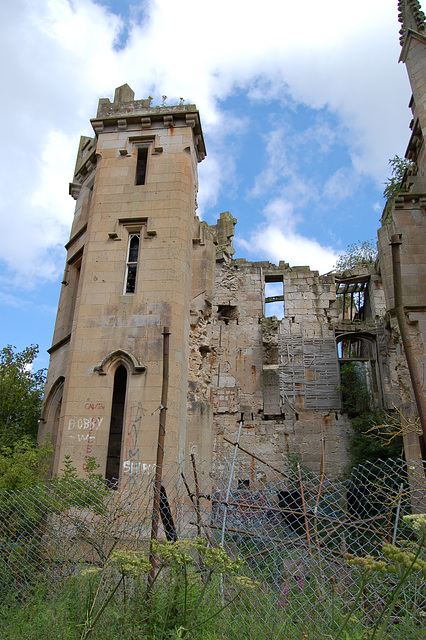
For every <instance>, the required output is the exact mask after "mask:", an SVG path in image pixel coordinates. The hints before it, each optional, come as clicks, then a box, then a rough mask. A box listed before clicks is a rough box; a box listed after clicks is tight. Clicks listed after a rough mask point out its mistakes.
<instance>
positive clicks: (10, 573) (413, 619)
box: [0, 456, 426, 639]
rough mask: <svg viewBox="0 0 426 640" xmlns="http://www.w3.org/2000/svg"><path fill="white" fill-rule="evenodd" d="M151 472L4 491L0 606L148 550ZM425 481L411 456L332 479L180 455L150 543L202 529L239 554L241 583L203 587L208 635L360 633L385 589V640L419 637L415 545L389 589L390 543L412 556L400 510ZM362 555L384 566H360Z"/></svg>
mask: <svg viewBox="0 0 426 640" xmlns="http://www.w3.org/2000/svg"><path fill="white" fill-rule="evenodd" d="M154 471H155V470H154V468H153V467H145V468H142V467H141V466H139V467H138V469H137V473H129V474H128V475H127V477H126V478H125V480H124V481H122V482H120V483H118V484H117V485H116V486H115V488H106V487H105V485H104V484H103V482H101V481H100V480H99V479H98V480H93V479H92V480H90V481H84V480H79V479H75V478H71V479H58V480H54V481H51V482H49V483H46V484H44V485H41V486H38V487H35V488H32V489H28V490H26V491H20V492H9V493H7V494H3V495H2V496H1V504H0V581H1V586H2V588H1V590H0V604H2V605H4V604H8V603H12V602H15V603H16V602H17V601H18V602H19V601H20V602H23V601H25V600H26V599H27V598H28V597H29V596H30V594H31V592H32V590H33V589H34V586H35V585H40V584H44V585H45V589H46V593H47V594H48V597H54V596H55V594H56V593H58V592H59V591H60V590H61V589H63V588H64V585H65V584H67V582H69V581H70V580H72V579H73V578H74V577H75V576H78V575H79V574H81V573H82V572H83V571H85V570H87V568H89V567H95V568H96V567H97V568H102V567H105V566H106V564H107V563H108V560H109V558H110V557H111V554H112V552H113V551H114V550H115V551H116V550H117V549H121V550H123V549H125V550H131V551H141V552H146V553H147V552H148V549H149V539H150V533H151V524H152V517H153V514H152V504H153V491H154ZM425 485H426V482H425V473H424V468H423V466H422V464H421V463H418V462H413V463H410V464H408V465H407V464H406V463H405V462H404V461H401V460H399V461H389V460H388V461H386V462H380V461H379V462H377V463H374V464H366V465H363V466H360V467H357V468H356V469H354V470H353V472H352V474H351V476H350V477H349V478H346V479H344V480H342V479H335V478H334V479H331V478H327V477H326V476H324V475H317V474H315V473H313V472H311V471H309V470H306V469H304V468H303V467H300V465H298V464H295V465H294V466H293V467H291V466H289V467H287V468H286V470H285V471H283V472H281V471H279V470H278V469H274V468H273V467H271V466H270V465H265V466H262V465H261V464H256V467H254V465H253V461H252V460H250V459H249V458H247V464H245V462H244V460H242V461H241V463H240V464H239V466H238V473H237V474H235V477H234V474H232V472H231V465H230V464H227V465H224V467H223V468H222V469H221V470H220V471H219V470H217V469H213V468H212V467H211V466H210V465H208V464H206V463H203V462H201V461H197V460H196V458H195V457H194V456H191V459H190V460H189V461H185V462H182V463H181V464H175V465H169V466H165V467H164V469H163V477H162V488H161V496H160V513H159V514H158V515H159V521H160V525H159V539H160V540H168V541H170V542H175V541H182V540H194V539H199V538H202V539H204V540H205V544H206V546H207V547H213V548H214V547H218V546H219V545H223V546H224V548H225V550H226V552H227V554H228V556H229V557H230V558H231V559H233V560H235V559H236V558H237V557H239V558H241V559H242V562H241V564H240V565H239V574H240V577H244V578H245V579H246V583H244V582H242V583H241V584H245V585H246V586H247V589H245V590H241V591H236V587H235V584H234V583H232V584H231V582H229V581H228V580H227V576H226V575H225V576H224V575H221V579H220V581H219V582H218V583H217V590H216V591H215V592H214V595H213V596H212V597H213V598H214V599H216V600H218V601H220V602H221V603H222V604H223V607H224V608H223V610H222V611H221V612H220V614H218V615H217V617H216V619H215V624H216V626H217V629H219V630H221V634H222V635H217V637H218V638H219V637H224V638H231V637H234V636H233V635H232V633H231V630H232V629H234V631H235V629H237V630H238V633H237V634H236V635H235V637H237V636H238V637H240V635H241V633H244V634H245V635H246V637H248V638H263V637H265V638H284V637H285V638H298V639H299V638H320V637H332V638H333V637H337V635H336V634H338V630H339V629H343V626H342V625H344V624H345V621H346V626H348V625H349V626H350V629H351V633H352V634H356V633H358V631H357V630H358V629H359V630H360V631H359V633H360V634H362V633H364V632H365V629H368V628H372V626H373V625H374V624H375V623H376V622H377V621H378V620H381V619H384V618H385V616H386V615H387V612H388V611H389V610H390V602H391V599H392V598H393V600H392V603H393V604H392V614H391V615H389V619H388V620H387V623H388V628H389V629H391V630H392V631H391V635H389V636H388V637H391V638H397V637H401V638H404V639H406V638H422V637H426V636H425V635H424V633H425V632H424V631H423V626H424V622H425V619H426V588H425V575H426V564H424V565H422V564H421V563H422V562H424V560H425V554H424V550H422V551H420V553H419V555H418V558H417V559H416V562H417V563H418V562H420V565H418V564H413V567H414V569H415V570H412V571H411V572H410V576H409V577H407V579H406V580H405V582H404V588H403V589H401V590H400V593H397V594H396V595H395V593H396V591H397V590H398V585H399V583H400V578H401V571H403V570H404V562H405V564H407V560H405V561H402V560H401V561H400V566H399V565H398V562H397V561H395V559H393V560H392V559H389V557H390V556H389V554H390V551H389V549H392V548H393V549H394V552H395V549H397V550H399V551H400V552H401V551H402V552H403V553H405V554H410V553H411V556H409V555H406V558H410V557H411V558H413V557H414V556H413V554H415V553H417V551H416V549H417V547H416V544H417V543H416V536H415V534H414V532H413V530H412V529H411V528H410V527H409V526H408V525H407V524H406V522H405V521H404V519H403V516H404V515H407V514H411V513H419V512H423V513H425V512H426V486H425ZM384 545H385V547H384ZM386 545H388V551H389V553H388V556H386V553H384V549H386V548H387V547H386ZM392 545H393V547H392ZM390 555H392V554H390ZM370 556H372V557H374V558H376V560H374V561H373V560H370V562H376V563H377V562H378V561H379V560H383V561H384V562H385V563H386V567H385V568H384V565H382V569H383V570H382V571H379V570H375V569H377V568H378V566H379V565H377V564H376V566H375V567H374V568H373V569H372V568H371V566H369V565H368V561H369V560H368V558H369V557H370ZM200 557H201V556H200ZM353 557H355V558H363V559H364V560H363V561H364V566H362V564H361V565H360V564H359V563H358V565H357V562H356V560H355V562H354V560H353ZM351 558H352V560H351ZM200 563H201V564H200ZM196 564H197V563H196ZM397 565H398V566H397ZM401 567H402V568H401ZM413 567H412V568H413ZM197 570H198V571H203V566H202V562H201V560H200V561H199V562H198V567H197ZM360 586H361V589H360ZM227 605H228V606H227ZM219 609H222V606H220V607H219ZM362 630H364V631H362ZM215 637H216V636H215ZM348 637H360V638H361V637H364V636H363V635H359V636H356V635H349V636H348Z"/></svg>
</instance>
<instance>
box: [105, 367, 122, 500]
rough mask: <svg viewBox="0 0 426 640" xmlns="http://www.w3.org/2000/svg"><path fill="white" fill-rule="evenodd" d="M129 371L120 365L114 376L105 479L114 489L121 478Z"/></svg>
mask: <svg viewBox="0 0 426 640" xmlns="http://www.w3.org/2000/svg"><path fill="white" fill-rule="evenodd" d="M126 384H127V370H126V367H124V366H123V365H120V366H119V367H118V369H117V370H116V372H115V375H114V391H113V394H112V407H111V424H110V428H109V440H108V454H107V464H106V471H105V478H106V480H107V482H108V485H109V486H110V487H112V488H116V487H117V481H118V480H119V478H120V459H121V443H122V439H123V421H124V405H125V402H126Z"/></svg>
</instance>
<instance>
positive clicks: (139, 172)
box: [136, 147, 148, 185]
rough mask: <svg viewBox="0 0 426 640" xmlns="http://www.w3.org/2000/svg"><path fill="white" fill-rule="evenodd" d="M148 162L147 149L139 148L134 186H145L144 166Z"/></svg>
mask: <svg viewBox="0 0 426 640" xmlns="http://www.w3.org/2000/svg"><path fill="white" fill-rule="evenodd" d="M147 162H148V148H147V147H140V148H139V149H138V159H137V164H136V184H137V185H141V184H145V179H146V165H147Z"/></svg>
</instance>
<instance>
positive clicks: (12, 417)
mask: <svg viewBox="0 0 426 640" xmlns="http://www.w3.org/2000/svg"><path fill="white" fill-rule="evenodd" d="M37 354H38V346H37V345H31V346H30V347H26V348H25V349H23V350H22V351H16V349H15V347H12V346H11V345H7V346H6V347H3V349H1V350H0V447H1V446H3V445H6V446H8V447H10V446H11V445H13V444H14V443H15V442H17V441H18V440H19V439H20V438H22V437H23V436H27V438H28V440H27V442H29V441H30V440H32V441H35V439H36V437H37V429H38V421H39V418H40V410H41V403H42V399H43V390H44V382H45V377H46V376H45V370H44V369H39V370H38V371H33V364H34V361H35V359H36V357H37Z"/></svg>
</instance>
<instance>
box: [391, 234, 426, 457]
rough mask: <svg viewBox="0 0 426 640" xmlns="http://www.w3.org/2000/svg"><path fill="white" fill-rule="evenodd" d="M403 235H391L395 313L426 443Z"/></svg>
mask: <svg viewBox="0 0 426 640" xmlns="http://www.w3.org/2000/svg"><path fill="white" fill-rule="evenodd" d="M401 244H402V235H401V234H400V233H396V234H394V235H393V236H391V247H392V271H393V291H394V298H395V314H396V319H397V320H398V326H399V331H400V333H401V339H402V345H403V347H404V352H405V357H406V359H407V364H408V370H409V372H410V378H411V384H412V386H413V392H414V398H415V401H416V405H417V411H418V413H419V418H420V424H421V427H422V432H423V440H424V442H425V444H426V402H425V397H424V395H423V387H422V383H421V381H420V376H419V372H418V369H417V360H416V357H415V355H414V351H413V345H412V344H411V338H410V333H409V330H408V325H407V320H406V317H405V312H404V306H403V304H402V277H401V252H400V246H401Z"/></svg>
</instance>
